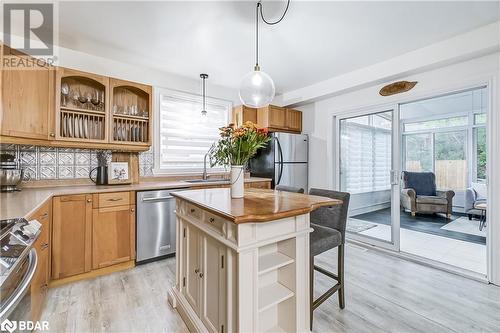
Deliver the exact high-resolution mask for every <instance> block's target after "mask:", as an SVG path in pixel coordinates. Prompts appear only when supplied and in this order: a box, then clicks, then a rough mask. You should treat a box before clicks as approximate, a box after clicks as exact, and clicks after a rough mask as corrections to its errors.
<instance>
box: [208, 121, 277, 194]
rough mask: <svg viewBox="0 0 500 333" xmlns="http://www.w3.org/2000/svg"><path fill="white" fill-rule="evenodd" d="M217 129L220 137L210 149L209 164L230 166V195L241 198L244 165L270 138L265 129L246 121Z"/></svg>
mask: <svg viewBox="0 0 500 333" xmlns="http://www.w3.org/2000/svg"><path fill="white" fill-rule="evenodd" d="M219 130H220V139H219V141H217V142H216V143H215V146H214V149H213V150H212V154H211V159H210V160H211V161H212V162H211V164H212V166H214V165H222V166H230V167H231V197H232V198H242V197H243V195H244V173H245V166H246V164H247V163H248V161H249V160H250V158H252V157H253V156H254V155H255V154H256V153H257V150H258V149H259V148H263V147H265V145H266V143H267V142H268V141H269V140H270V138H269V136H268V132H267V129H266V128H259V127H257V126H256V125H255V124H254V123H252V122H251V121H247V122H245V123H244V124H243V125H242V126H240V127H236V126H235V125H234V124H229V125H228V126H226V127H221V128H220V129H219Z"/></svg>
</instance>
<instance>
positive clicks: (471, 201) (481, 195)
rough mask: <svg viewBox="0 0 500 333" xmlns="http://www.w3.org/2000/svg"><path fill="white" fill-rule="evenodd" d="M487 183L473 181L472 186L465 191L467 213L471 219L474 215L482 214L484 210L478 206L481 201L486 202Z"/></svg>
mask: <svg viewBox="0 0 500 333" xmlns="http://www.w3.org/2000/svg"><path fill="white" fill-rule="evenodd" d="M486 193H487V190H486V185H485V184H479V183H472V185H471V187H469V188H468V189H467V191H466V192H465V207H464V208H465V213H466V214H467V215H468V217H469V220H472V215H482V214H483V212H482V211H481V210H479V209H477V208H475V207H476V205H477V204H479V203H486Z"/></svg>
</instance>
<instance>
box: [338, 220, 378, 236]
mask: <svg viewBox="0 0 500 333" xmlns="http://www.w3.org/2000/svg"><path fill="white" fill-rule="evenodd" d="M376 226H377V225H376V224H373V223H370V222H365V221H361V220H358V219H353V218H349V220H348V221H347V226H346V230H347V232H350V233H353V234H358V233H360V232H363V231H366V230H368V229H371V228H374V227H376Z"/></svg>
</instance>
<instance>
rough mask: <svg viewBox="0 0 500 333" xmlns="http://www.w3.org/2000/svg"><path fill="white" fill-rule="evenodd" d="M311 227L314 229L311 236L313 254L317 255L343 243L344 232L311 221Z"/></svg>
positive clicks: (310, 242)
mask: <svg viewBox="0 0 500 333" xmlns="http://www.w3.org/2000/svg"><path fill="white" fill-rule="evenodd" d="M311 228H313V229H314V231H313V232H311V233H310V238H309V244H310V248H311V256H313V257H314V256H317V255H318V254H321V253H323V252H325V251H328V250H331V249H332V248H335V247H337V246H339V245H341V244H342V234H341V233H340V232H339V231H337V230H335V229H332V228H328V227H323V226H320V225H318V224H314V223H311Z"/></svg>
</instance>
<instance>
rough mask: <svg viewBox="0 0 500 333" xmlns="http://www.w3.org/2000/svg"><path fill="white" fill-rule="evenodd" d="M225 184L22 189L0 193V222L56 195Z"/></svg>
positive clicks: (149, 183) (27, 212) (30, 210)
mask: <svg viewBox="0 0 500 333" xmlns="http://www.w3.org/2000/svg"><path fill="white" fill-rule="evenodd" d="M265 181H271V179H269V178H258V177H250V178H245V183H249V182H250V183H252V182H253V183H255V182H265ZM225 184H229V181H225V180H221V181H220V182H219V181H211V182H205V183H201V182H200V183H189V182H186V181H158V182H154V181H145V182H140V183H137V184H129V185H100V186H96V185H79V186H55V187H39V188H24V189H22V191H19V192H10V193H0V220H4V219H11V218H17V217H24V218H28V217H29V216H30V215H31V214H32V213H34V212H35V211H36V210H37V209H38V208H39V207H40V206H42V205H43V204H44V203H45V202H46V201H47V200H49V199H50V198H51V197H54V196H59V195H72V194H82V193H105V192H119V191H144V190H162V189H174V188H194V187H200V186H211V185H225Z"/></svg>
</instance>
